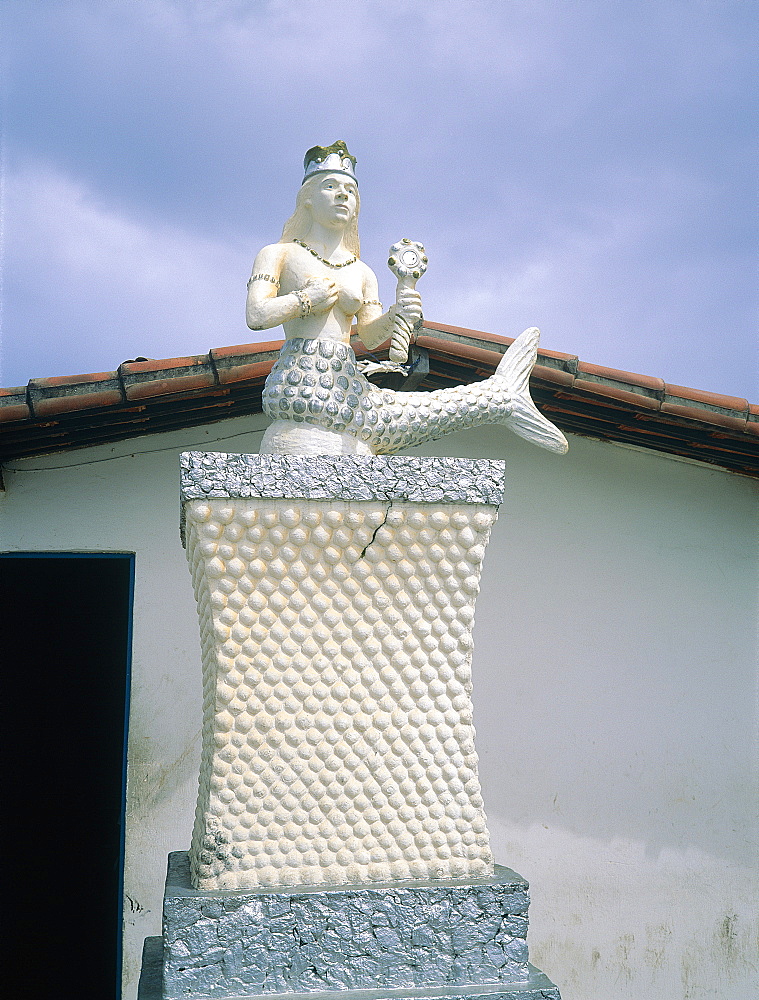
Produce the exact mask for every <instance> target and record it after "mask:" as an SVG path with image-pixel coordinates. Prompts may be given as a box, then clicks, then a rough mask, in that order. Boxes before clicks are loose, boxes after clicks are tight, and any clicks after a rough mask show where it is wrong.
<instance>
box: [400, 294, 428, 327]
mask: <svg viewBox="0 0 759 1000" xmlns="http://www.w3.org/2000/svg"><path fill="white" fill-rule="evenodd" d="M395 312H396V315H397V316H401V317H402V318H403V319H405V320H406V322H407V323H408V324H409V326H410V327H412V328H413V327H414V326H416V324H417V323H418V322H419V320H420V319H421V318H422V297H421V295H420V294H419V292H417V290H416V289H415V288H404V287H400V288H399V289H398V295H397V298H396V300H395Z"/></svg>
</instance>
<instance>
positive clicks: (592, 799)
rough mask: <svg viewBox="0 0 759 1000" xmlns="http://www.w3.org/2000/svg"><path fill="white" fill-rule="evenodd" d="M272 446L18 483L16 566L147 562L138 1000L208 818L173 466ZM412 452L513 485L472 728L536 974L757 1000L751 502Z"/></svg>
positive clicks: (137, 705) (136, 893) (442, 444)
mask: <svg viewBox="0 0 759 1000" xmlns="http://www.w3.org/2000/svg"><path fill="white" fill-rule="evenodd" d="M263 425H264V424H263V419H262V418H253V419H250V418H248V419H238V420H231V421H228V422H226V423H222V424H217V425H214V426H212V427H210V428H199V429H194V430H193V429H191V430H188V431H184V432H176V433H172V434H165V435H156V436H153V437H146V438H142V439H140V440H139V441H135V442H131V443H130V442H127V443H123V444H119V445H114V446H103V447H99V448H92V449H85V450H81V451H74V452H68V453H66V454H63V455H60V456H57V457H53V458H44V459H30V460H28V461H19V462H13V463H11V469H8V468H6V471H5V478H6V484H7V489H8V493H7V497H6V499H5V500H3V501H2V502H0V548H2V549H10V550H82V549H90V550H115V551H134V552H136V553H137V559H136V593H135V622H134V626H135V627H134V660H133V683H132V695H131V698H132V703H131V725H130V746H129V762H130V767H129V802H128V837H127V872H126V892H127V894H128V897H129V899H128V900H127V912H126V938H125V971H126V981H127V982H128V984H129V985H128V987H127V989H126V990H125V997H127V998H128V1000H132V998H133V997H134V995H135V989H136V978H137V974H138V967H139V957H140V950H141V946H142V940H143V938H144V937H145V936H146V935H152V934H159V933H160V906H161V895H162V886H163V878H164V871H165V861H166V854H167V852H168V851H170V850H180V849H184V848H186V847H187V846H188V844H189V839H190V832H191V826H192V816H193V811H194V805H195V791H196V780H197V767H198V758H199V736H200V656H199V647H198V638H197V624H196V619H195V610H194V604H193V598H192V590H191V585H190V578H189V573H188V571H187V567H186V564H185V561H184V553H183V550H182V548H181V546H180V543H179V536H178V528H177V524H178V496H177V482H178V472H177V466H178V460H177V456H178V454H179V452H180V451H182V450H185V449H189V448H201V449H203V448H205V449H208V450H217V451H257V449H258V443H259V441H260V430H261V429H262V428H263ZM138 448H139V449H140V450H139V451H138V450H137V449H138ZM420 452H421V453H424V454H438V455H446V454H447V455H464V456H467V457H489V458H506V459H507V463H508V465H507V491H506V499H505V502H504V504H503V506H502V508H501V517H500V520H499V522H498V523H497V525H496V527H495V529H494V531H493V536H492V540H491V544H490V547H489V549H488V552H487V554H486V558H485V570H484V574H483V583H482V592H481V594H480V597H479V600H478V607H477V625H476V629H475V662H474V683H475V691H474V699H475V712H476V715H475V721H476V724H477V733H478V740H477V743H478V749H479V753H480V763H481V778H482V783H483V788H484V795H485V804H486V808H487V812H488V817H489V826H490V831H491V835H492V840H493V846H494V851H495V855H496V858H497V859H498V860H499V861H500V862H501V863H503V864H507V865H509V866H510V867H512V868H514V869H516V870H517V871H518V872H520V874H522V875H525V876H526V877H527V878H528V879H529V880H530V882H531V884H532V896H533V905H532V908H531V931H530V937H529V941H530V946H531V957H532V961H533V962H534V964H536V965H538V966H540V967H541V968H543V970H544V971H545V972H547V973H548V974H549V975H550V976H551V978H553V979H554V981H555V982H556V983H557V984H558V985H559V986H560V987H561V988H562V994H563V996H564V998H565V1000H573V998H577V1000H609V998H612V997H614V998H620V1000H627V998H629V1000H642V998H659V997H661V998H667V1000H673V998H683V1000H685V998H706V997H714V998H719V1000H746V998H747V997H749V996H752V995H755V993H754V991H755V989H756V983H757V976H758V973H757V959H756V936H757V932H758V931H759V928H758V927H757V918H756V906H755V901H756V898H757V897H758V896H759V880H758V879H757V875H756V868H757V866H756V856H757V855H756V849H757V843H756V841H757V800H756V791H757V773H756V766H757V754H756V750H757V705H756V680H757V656H756V651H757V647H756V612H757V594H758V593H759V581H758V576H759V553H758V552H757V539H758V538H759V524H758V523H757V521H758V520H759V518H758V517H757V509H758V508H757V506H756V493H757V490H756V484H755V483H754V482H752V481H751V480H748V479H746V478H743V477H740V476H735V475H731V474H729V473H726V472H723V471H720V470H716V469H712V468H709V467H706V466H699V465H696V464H694V463H688V462H681V461H677V460H674V459H671V458H666V457H664V456H661V455H657V454H654V453H652V452H643V451H639V450H635V449H630V448H622V447H617V446H614V445H611V444H603V443H599V442H595V441H589V440H586V439H583V438H577V437H574V438H572V440H571V449H570V452H569V455H568V456H566V457H565V458H556V457H554V456H552V455H549V454H548V453H545V452H542V451H539V450H538V449H535V448H532V447H531V446H529V445H527V444H525V443H524V442H522V441H521V440H519V439H517V438H515V437H513V436H511V435H508V434H507V433H506V432H505V431H503V430H502V429H500V428H485V429H481V430H478V431H469V432H466V433H463V434H460V435H456V436H455V437H452V438H446V439H445V440H443V441H439V442H435V443H434V444H432V445H429V446H428V447H426V448H424V449H420ZM12 470H16V471H12ZM33 470H38V471H33ZM130 899H131V901H132V903H131V905H130V903H129V900H130ZM752 921H753V926H752Z"/></svg>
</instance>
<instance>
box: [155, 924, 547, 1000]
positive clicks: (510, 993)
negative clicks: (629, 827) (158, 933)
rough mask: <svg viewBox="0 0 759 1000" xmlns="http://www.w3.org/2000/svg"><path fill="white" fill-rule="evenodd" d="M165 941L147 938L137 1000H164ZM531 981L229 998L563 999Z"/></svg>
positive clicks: (540, 981)
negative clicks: (491, 984)
mask: <svg viewBox="0 0 759 1000" xmlns="http://www.w3.org/2000/svg"><path fill="white" fill-rule="evenodd" d="M162 958H163V940H162V938H159V937H149V938H145V946H144V948H143V952H142V975H141V976H140V984H139V986H138V988H137V1000H163V997H162V995H161V962H162ZM527 968H528V973H529V975H528V978H527V980H526V981H525V982H522V983H500V984H498V985H497V986H450V987H447V988H443V989H428V990H381V989H375V990H342V991H340V992H339V993H338V994H337V995H336V994H335V993H333V992H324V993H288V994H271V993H267V994H258V995H256V996H252V997H251V995H250V994H249V993H246V994H238V995H237V996H234V997H228V998H227V1000H458V998H459V997H468V998H471V1000H477V998H478V997H482V998H483V1000H561V995H560V994H559V990H558V989H557V987H556V986H554V984H553V983H552V982H551V980H550V979H549V978H548V976H544V975H543V973H542V972H541V971H540V970H539V969H536V968H535V967H534V966H532V965H528V967H527Z"/></svg>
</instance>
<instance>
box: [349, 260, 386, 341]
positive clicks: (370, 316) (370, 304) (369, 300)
mask: <svg viewBox="0 0 759 1000" xmlns="http://www.w3.org/2000/svg"><path fill="white" fill-rule="evenodd" d="M363 296H364V302H363V305H362V306H361V308H360V309H359V311H358V312H357V313H356V331H357V333H358V335H359V337H360V338H361V340H362V342H363V344H364V345H365V346H366V347H368V348H369V350H370V351H373V350H374V349H375V348H376V347H379V345H380V344H384V342H385V341H386V340H389V339H390V336H391V335H392V332H393V319H394V310H395V306H391V307H390V309H388V311H387V312H384V313H383V311H382V306H381V305H380V302H379V286H378V285H377V275H376V274H375V273H374V271H372V269H371V268H369V267H367V266H366V265H364V290H363Z"/></svg>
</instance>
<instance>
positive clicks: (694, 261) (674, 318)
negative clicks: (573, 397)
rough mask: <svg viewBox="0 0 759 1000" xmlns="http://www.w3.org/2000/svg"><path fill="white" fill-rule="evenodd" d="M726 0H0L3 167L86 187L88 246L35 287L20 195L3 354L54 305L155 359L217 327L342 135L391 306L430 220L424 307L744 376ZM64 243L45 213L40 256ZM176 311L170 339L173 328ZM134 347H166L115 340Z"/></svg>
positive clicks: (745, 278) (733, 61) (78, 327)
mask: <svg viewBox="0 0 759 1000" xmlns="http://www.w3.org/2000/svg"><path fill="white" fill-rule="evenodd" d="M739 7H740V5H739V6H731V5H715V4H713V3H708V2H693V3H689V4H687V5H684V4H682V3H680V2H678V0H663V2H662V3H660V4H657V5H654V6H653V7H652V6H651V5H647V6H646V7H645V9H644V8H641V7H636V6H635V5H623V4H608V3H602V2H598V0H595V2H594V0H589V2H588V3H584V4H575V5H562V4H556V3H554V2H552V0H514V2H513V3H509V4H503V3H500V2H495V0H478V2H477V3H471V2H464V0H441V2H440V3H435V4H409V3H406V2H402V0H366V2H362V3H359V4H357V3H355V2H354V0H268V2H263V0H262V2H259V3H256V4H251V3H249V2H247V0H226V2H225V3H223V4H219V3H215V4H209V3H207V2H205V0H202V2H201V0H145V2H144V3H140V4H132V3H124V2H118V0H115V2H114V3H109V4H91V3H85V2H78V0H72V2H71V3H68V4H65V5H60V4H54V3H44V2H42V0H40V3H39V4H37V5H35V6H34V8H33V9H32V8H31V7H27V6H25V5H16V6H13V5H5V8H4V10H3V16H4V19H5V21H6V24H7V27H8V29H12V30H8V31H6V34H7V36H8V37H9V38H10V39H11V43H10V45H9V51H10V56H9V67H10V68H9V73H8V81H9V84H8V87H9V108H10V111H9V118H8V121H9V127H8V136H7V143H8V159H9V163H10V165H11V166H10V169H11V172H12V173H13V176H14V177H17V178H22V177H27V178H28V177H31V175H32V174H33V173H35V172H36V176H37V177H38V178H43V177H44V178H46V179H47V180H46V183H45V184H43V187H50V185H53V186H54V182H56V180H57V181H61V182H62V183H64V186H66V185H68V187H67V191H66V193H65V194H64V193H63V192H62V191H61V190H58V194H57V195H56V196H55V198H57V199H58V200H60V201H61V203H62V204H65V205H78V209H77V211H78V212H79V213H80V215H81V217H80V215H77V216H76V218H72V219H71V220H70V222H71V225H72V226H78V227H79V230H80V239H81V243H82V245H80V247H79V249H78V251H77V252H76V253H75V254H74V257H76V259H78V260H79V262H80V264H79V267H80V270H79V271H78V272H77V273H78V277H77V278H76V280H75V281H73V282H70V283H69V284H68V285H67V284H66V283H64V282H62V281H61V282H59V281H58V280H57V279H56V277H55V276H54V275H53V276H51V277H50V278H49V279H48V281H47V283H46V285H45V288H44V289H43V290H42V292H41V293H40V290H39V287H38V283H37V282H36V281H35V280H33V279H32V277H31V276H29V277H28V280H27V279H25V283H23V288H22V285H20V284H19V281H21V277H20V274H19V270H18V268H16V270H15V271H13V275H14V277H13V282H11V280H10V274H11V271H12V269H13V268H14V267H15V265H14V264H13V261H14V259H15V258H16V254H17V248H16V247H15V246H14V243H13V241H14V240H15V239H16V238H17V235H18V232H19V230H18V228H17V229H16V230H15V233H16V235H13V233H12V232H11V228H10V227H11V224H12V215H13V212H14V211H15V209H14V207H13V205H12V200H13V199H14V198H15V197H16V193H15V190H16V189H15V188H14V189H13V190H11V189H9V191H8V196H7V204H8V213H9V223H8V226H9V229H8V245H7V250H6V256H7V260H8V268H9V278H8V279H7V280H6V330H8V331H11V332H12V333H13V337H14V340H13V343H12V345H11V346H8V344H9V343H10V341H9V339H8V338H9V336H10V333H9V334H7V336H6V365H7V364H9V363H10V359H11V355H12V354H13V353H14V352H15V349H16V345H19V344H22V343H23V345H24V348H23V349H24V350H25V351H27V350H30V348H29V347H28V345H29V343H30V342H31V341H32V340H34V339H35V338H37V339H39V338H40V336H42V337H44V336H46V335H47V333H48V331H50V330H52V329H53V326H55V328H56V329H58V327H59V324H60V322H61V319H62V318H65V319H66V323H67V326H66V330H67V333H66V338H67V339H68V341H69V342H70V343H72V344H73V343H79V342H81V341H82V340H84V339H87V343H89V344H90V345H91V346H92V347H93V349H94V348H95V347H98V346H100V345H101V340H102V337H103V333H102V330H103V319H104V317H106V318H107V320H108V322H109V323H110V328H111V330H112V333H109V336H112V335H115V331H116V329H117V326H116V325H114V324H117V321H118V316H116V315H114V313H115V312H116V313H119V314H123V315H128V316H130V319H131V322H130V324H129V325H128V326H127V325H124V326H122V327H118V330H119V332H118V337H119V338H120V342H122V343H123V342H127V343H132V342H133V341H134V340H135V338H136V339H137V340H140V341H143V340H147V341H148V342H149V343H150V344H152V343H153V342H158V343H161V342H165V343H167V345H168V344H171V345H172V346H171V347H167V350H166V351H165V352H163V353H184V352H187V351H194V350H199V349H203V350H205V349H206V348H207V346H209V342H210V344H213V343H219V341H220V338H218V337H216V336H213V337H209V338H208V340H204V342H203V344H202V346H198V341H199V339H200V338H199V333H198V331H199V330H200V329H208V328H212V327H213V326H214V319H213V314H214V313H215V315H216V324H215V325H216V326H218V327H220V328H223V329H224V330H225V331H229V332H228V333H226V334H225V335H224V336H223V337H222V338H221V339H222V340H226V341H227V342H235V341H236V340H239V339H241V338H243V337H247V336H248V334H247V333H246V331H245V328H242V329H240V327H239V323H240V320H239V316H240V315H241V307H240V306H239V304H238V299H237V297H236V296H237V295H238V289H239V285H240V283H241V282H242V281H243V280H244V276H245V275H246V272H247V271H248V268H249V266H250V260H251V259H252V257H253V255H254V254H255V251H256V250H257V249H258V247H260V246H261V245H263V244H265V243H269V242H271V241H272V240H276V239H277V238H278V235H279V232H280V230H281V225H282V222H283V221H284V219H285V218H286V216H287V215H288V214H289V212H290V211H291V208H292V204H293V200H294V195H295V192H296V190H297V186H298V184H299V182H300V162H301V158H302V156H303V152H304V150H305V149H306V148H307V147H308V146H310V145H312V144H314V143H317V142H331V141H333V140H334V139H336V138H344V139H346V140H347V141H348V143H349V145H350V147H351V149H352V151H353V152H354V153H355V154H356V155H357V156H358V158H359V164H358V169H359V176H360V180H361V187H362V203H363V208H362V232H361V235H362V248H363V249H364V256H365V259H366V260H367V261H368V262H369V263H370V264H375V265H379V267H378V270H379V272H380V274H379V276H380V283H381V289H382V297H383V300H384V301H388V298H389V297H390V296H391V295H392V291H393V288H392V283H391V280H390V279H389V277H386V276H385V274H384V266H383V265H382V261H383V260H384V258H385V252H386V250H387V247H388V246H389V245H390V244H391V243H393V242H394V241H395V240H397V239H398V238H399V237H400V236H403V235H408V236H411V237H413V238H421V239H422V240H423V241H424V242H425V243H426V244H427V246H428V248H429V249H430V251H431V266H430V271H429V272H428V274H427V276H426V277H425V279H424V282H423V284H422V287H421V290H422V293H423V294H424V295H425V296H426V297H427V298H428V302H427V304H426V311H427V314H428V315H429V316H431V317H433V318H435V319H439V320H441V321H442V322H449V323H457V324H459V325H463V326H471V327H479V328H485V329H490V330H493V331H494V332H503V333H513V332H514V331H515V329H516V330H517V332H518V328H519V326H520V324H521V323H523V322H524V324H525V325H530V324H534V323H537V324H538V325H540V326H541V327H542V328H543V330H544V337H545V342H546V345H547V346H551V347H555V348H556V349H560V350H565V351H568V352H571V353H578V354H579V355H580V356H581V357H583V358H586V359H588V360H592V361H595V362H598V363H605V364H608V365H610V366H611V367H619V368H632V369H633V370H634V369H638V370H643V371H644V372H650V373H653V374H661V375H662V376H663V377H665V378H667V380H668V381H674V382H688V381H691V382H693V383H695V384H697V385H701V386H707V387H708V388H711V389H714V390H715V391H728V392H729V391H735V392H738V393H740V394H745V393H747V392H748V393H755V388H754V387H753V380H752V377H751V375H752V374H753V373H751V374H749V369H750V368H751V362H752V361H753V354H752V353H751V350H752V348H751V342H750V341H751V337H752V333H753V329H754V326H755V320H754V318H753V316H752V313H751V309H752V306H753V304H754V303H755V300H756V297H755V293H754V292H753V291H752V290H751V286H750V281H751V278H750V277H749V276H750V275H751V271H750V265H749V264H748V257H749V254H750V253H752V252H753V237H752V236H751V235H749V226H748V225H747V217H748V211H747V204H748V198H749V197H752V195H749V193H748V192H749V188H750V187H751V184H752V181H750V180H749V177H753V166H752V165H751V160H752V157H751V154H750V153H749V144H748V140H747V131H748V130H747V129H746V128H745V124H744V123H745V121H746V120H747V103H748V102H747V100H746V95H747V93H748V86H749V85H750V84H749V81H750V79H751V77H752V74H753V73H754V72H755V71H754V70H753V69H752V68H751V67H752V64H751V62H750V60H749V55H748V52H749V46H748V37H749V35H750V32H747V30H746V28H747V26H748V20H747V18H748V14H747V13H746V12H745V11H743V10H741V9H739ZM75 189H76V190H78V191H79V194H78V195H77V194H76V191H75ZM22 196H23V197H24V198H26V200H27V202H29V201H30V200H31V195H30V194H29V193H28V192H27V194H26V195H24V194H23V192H22ZM54 201H55V199H54ZM29 212H30V209H29V207H28V204H27V206H26V207H22V208H19V218H21V216H22V215H23V214H24V213H27V214H28V213H29ZM88 212H90V213H91V212H95V214H96V215H98V218H100V222H99V223H98V224H97V225H95V223H94V222H93V219H92V217H91V214H88ZM32 214H33V213H32ZM64 215H65V213H64ZM105 218H108V219H110V220H111V222H112V223H113V225H115V226H116V233H115V235H113V238H110V237H108V236H107V229H108V227H107V225H106V223H105V221H104V219H105ZM119 224H123V225H124V226H126V229H125V230H123V231H122V230H121V229H119V228H118V226H119ZM45 225H47V226H49V225H52V222H51V221H50V220H49V219H48V220H47V221H46V222H45ZM132 226H134V227H136V229H132V228H130V227H132ZM23 227H24V229H25V231H26V244H27V245H26V247H25V248H24V249H23V256H24V259H27V258H29V257H30V256H33V250H32V249H31V248H30V246H29V244H30V239H31V232H32V231H36V232H37V233H38V236H39V238H40V239H41V240H47V239H49V238H51V237H49V234H48V233H47V231H46V229H45V226H43V225H42V224H41V223H40V222H39V220H37V221H36V222H34V223H33V225H31V226H27V223H26V222H24V223H23ZM35 227H36V229H35ZM86 234H89V235H86ZM85 236H86V238H85ZM72 239H74V237H72V236H70V235H69V236H67V237H66V239H65V240H64V239H63V235H62V234H60V233H58V236H57V237H56V238H55V239H53V241H52V242H53V244H54V245H55V247H56V248H57V249H56V253H58V252H60V253H62V254H63V256H64V257H65V256H66V253H65V252H64V249H62V247H65V244H66V240H69V241H70V240H72ZM141 241H144V242H143V243H141ZM85 242H86V244H87V246H84V245H83V244H84V243H85ZM43 246H44V244H43ZM90 246H99V247H100V250H99V251H98V252H96V253H93V252H92V251H91V250H89V249H88V247H90ZM140 247H142V249H138V248H140ZM128 248H131V249H128ZM151 248H152V249H151ZM88 253H89V258H88V256H87V255H88ZM127 253H129V254H131V255H132V256H134V257H136V258H137V261H138V264H137V273H140V274H141V279H140V281H139V282H138V283H137V287H133V288H131V290H130V292H129V295H128V296H126V295H122V298H121V299H120V300H119V301H120V307H119V309H118V310H116V311H114V310H113V308H112V303H113V301H114V297H117V296H118V295H120V294H121V289H122V286H123V282H124V281H125V280H127V279H122V281H121V282H120V283H119V284H117V286H116V287H115V288H114V289H112V290H110V291H109V293H108V295H107V296H106V295H104V294H103V293H101V291H100V289H99V288H98V287H97V283H96V282H95V281H94V279H93V278H92V277H89V278H88V277H87V275H86V274H85V273H84V270H83V267H84V262H85V261H87V260H89V266H91V267H92V268H93V269H94V270H95V271H97V268H98V267H101V266H105V264H104V262H103V258H107V259H109V260H113V261H117V260H119V258H120V256H122V257H123V255H124V254H127ZM151 254H152V256H151ZM42 256H43V258H45V259H46V258H47V256H48V254H47V253H43V254H42ZM188 258H189V259H188ZM151 259H152V260H154V265H153V268H152V271H150V273H144V270H145V268H147V265H146V264H145V262H146V261H149V260H151ZM169 260H172V261H175V262H178V263H176V269H175V270H174V269H172V268H171V267H169V264H168V261H169ZM180 262H181V263H180ZM143 264H145V268H143V270H142V271H141V270H140V268H141V267H142V265H143ZM34 266H35V268H36V269H37V270H39V268H40V267H41V266H43V269H44V260H43V261H42V262H40V261H39V260H36V261H35V265H34ZM68 266H69V264H67V265H66V267H68ZM71 266H72V267H74V271H76V267H75V266H74V265H73V264H72V265H71ZM19 267H20V264H19ZM196 269H197V270H198V271H199V273H198V274H197V275H196V276H195V278H194V290H192V289H190V290H187V289H185V288H184V285H183V275H185V274H195V270H196ZM27 270H28V269H27ZM148 270H149V269H148ZM233 271H234V272H236V274H235V277H234V280H233V277H232V272H233ZM214 276H215V277H214ZM161 280H162V281H163V295H162V293H161V287H160V284H161ZM177 289H179V290H180V291H181V295H178V292H177ZM222 289H226V290H227V291H226V294H228V295H229V296H231V298H230V299H228V300H225V299H224V298H223V294H222ZM202 290H205V291H204V292H202ZM22 292H23V294H21V293H22ZM203 294H206V295H207V298H206V299H205V300H203ZM178 299H179V303H178V302H177V300H178ZM530 300H532V301H530ZM138 302H139V303H142V305H141V306H139V307H138V306H137V303H138ZM182 302H186V303H193V305H192V307H190V305H188V306H187V308H186V309H185V312H183V311H182V310H183V308H184V307H183V306H182ZM109 307H110V309H109ZM179 317H182V319H181V320H180V319H179ZM201 317H204V318H203V319H201ZM725 328H728V329H730V330H731V331H735V332H734V333H732V334H731V337H730V338H729V340H728V341H726V340H725V338H724V336H722V334H721V332H720V331H721V330H723V329H725ZM182 330H184V335H185V336H186V337H187V342H186V344H185V346H174V345H179V342H180V339H181V331H182ZM159 331H160V334H159ZM238 331H239V332H238ZM22 332H23V335H24V339H23V341H22V340H19V336H20V334H21V333H22ZM172 338H173V339H172ZM717 344H718V345H719V350H717V349H716V347H715V345H717ZM137 350H142V351H143V353H158V351H157V349H156V348H151V347H147V348H142V347H137V348H131V347H130V348H129V349H127V351H126V354H127V355H129V354H130V353H131V354H134V353H135V352H136V351H137ZM50 352H53V354H54V355H55V357H56V358H58V359H59V363H60V365H61V366H63V367H64V369H65V370H69V371H70V370H72V366H73V365H74V364H75V362H74V360H73V355H72V356H71V360H70V363H69V364H65V341H63V342H62V341H61V339H60V337H58V339H57V340H56V341H55V342H54V343H53V344H51V345H50V350H49V353H48V355H43V354H42V353H40V352H39V351H38V356H39V357H40V361H41V362H42V361H44V359H45V357H48V358H49V359H52V355H51V354H50ZM699 356H700V357H701V358H702V359H707V364H706V366H705V367H704V365H703V364H702V366H701V367H698V366H697V365H696V363H695V358H697V357H699ZM56 363H58V362H56ZM76 363H77V364H78V363H79V362H76ZM85 366H86V367H88V368H92V367H94V366H95V363H94V361H92V362H91V363H89V364H86V365H85ZM107 367H110V365H108V366H107ZM6 370H7V369H6ZM45 370H46V366H43V368H42V369H41V371H45ZM37 373H39V370H38V372H37Z"/></svg>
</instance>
